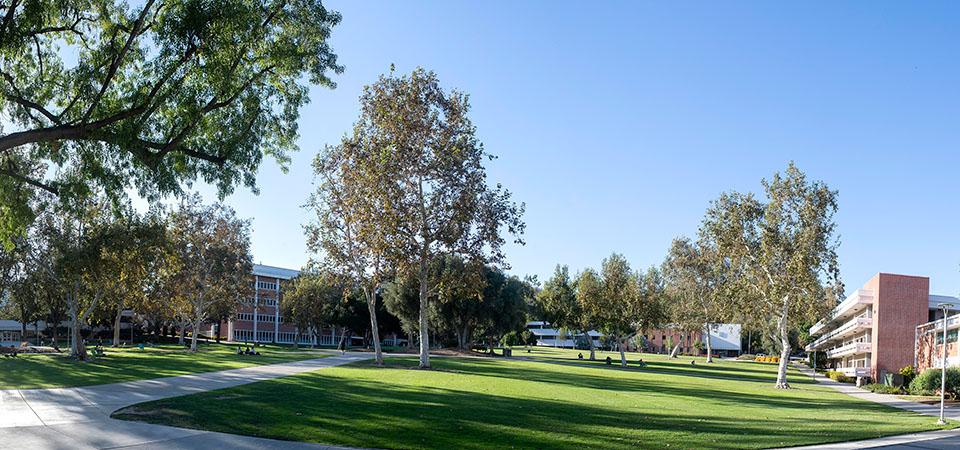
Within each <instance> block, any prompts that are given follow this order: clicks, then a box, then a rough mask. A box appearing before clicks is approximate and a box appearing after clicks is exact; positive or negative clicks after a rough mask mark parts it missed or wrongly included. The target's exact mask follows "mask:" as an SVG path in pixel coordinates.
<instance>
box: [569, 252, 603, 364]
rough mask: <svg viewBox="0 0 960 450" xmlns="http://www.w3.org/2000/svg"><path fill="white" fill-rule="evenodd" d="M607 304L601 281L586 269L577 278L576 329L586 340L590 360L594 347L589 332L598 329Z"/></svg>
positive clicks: (597, 275)
mask: <svg viewBox="0 0 960 450" xmlns="http://www.w3.org/2000/svg"><path fill="white" fill-rule="evenodd" d="M605 307H607V302H606V300H605V299H604V298H603V279H602V278H601V277H600V275H599V274H597V272H596V271H595V270H593V269H590V268H587V269H585V270H584V271H583V272H580V275H578V276H577V311H578V312H579V314H577V316H575V317H576V323H577V326H576V329H578V330H580V331H581V332H582V333H583V334H584V335H585V336H586V338H587V345H589V346H590V347H589V348H590V360H591V361H593V360H595V359H596V346H595V345H594V342H593V336H590V334H589V333H590V330H594V329H597V328H600V322H601V320H602V317H603V314H604V311H603V308H605Z"/></svg>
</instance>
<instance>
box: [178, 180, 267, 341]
mask: <svg viewBox="0 0 960 450" xmlns="http://www.w3.org/2000/svg"><path fill="white" fill-rule="evenodd" d="M169 233H170V235H169V239H170V243H171V244H170V245H172V246H173V249H174V251H175V252H176V253H177V260H178V261H179V262H178V264H181V265H182V267H183V270H181V271H180V272H179V273H178V274H177V276H175V277H174V280H176V282H178V283H180V286H181V287H182V289H183V292H182V294H183V297H184V298H185V299H186V300H187V303H186V307H187V310H186V314H185V315H183V317H181V320H184V319H187V318H188V319H189V323H190V326H191V329H192V331H193V333H192V336H191V340H190V350H192V351H196V350H197V335H198V334H199V332H200V325H201V324H202V323H203V322H205V321H206V320H207V319H208V318H210V314H211V313H212V312H214V311H217V310H223V309H228V310H230V311H234V310H235V309H236V306H237V305H239V303H240V299H242V298H247V297H249V296H250V295H251V294H252V289H253V288H252V286H251V283H250V271H251V270H252V268H253V263H252V259H253V258H252V257H251V255H250V223H249V221H247V220H242V219H239V218H237V217H236V213H234V211H233V209H232V208H230V207H227V206H224V205H222V204H219V203H215V204H213V205H203V204H202V203H201V202H200V197H199V196H198V195H192V196H189V197H187V198H185V199H184V200H183V201H182V202H181V203H180V206H179V208H178V209H177V210H175V211H173V212H172V213H171V214H170V230H169ZM181 328H182V327H181ZM182 336H183V334H182V332H181V337H182Z"/></svg>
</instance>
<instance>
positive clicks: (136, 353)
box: [0, 344, 328, 389]
mask: <svg viewBox="0 0 960 450" xmlns="http://www.w3.org/2000/svg"><path fill="white" fill-rule="evenodd" d="M236 349H237V347H236V345H229V344H204V345H201V346H200V350H199V351H198V352H196V353H192V352H190V351H188V350H185V349H184V348H183V347H182V346H179V345H159V346H153V347H146V348H145V349H143V350H140V349H138V348H136V347H127V348H106V355H105V356H103V357H100V358H94V359H91V360H89V361H86V362H82V361H77V360H75V359H72V358H70V357H68V356H67V355H65V354H20V355H18V356H17V357H16V358H0V389H33V388H51V387H70V386H88V385H93V384H105V383H116V382H120V381H132V380H143V379H149V378H160V377H170V376H177V375H186V374H191V373H199V372H212V371H217V370H227V369H236V368H239V367H247V366H255V365H260V364H275V363H279V362H285V361H295V360H301V359H310V358H322V357H324V356H327V355H328V354H327V353H322V352H320V351H316V350H314V351H311V350H307V349H301V350H294V349H293V348H288V347H281V346H271V345H268V346H260V347H257V350H258V351H259V352H260V354H261V356H239V355H236Z"/></svg>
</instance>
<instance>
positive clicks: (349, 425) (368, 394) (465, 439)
mask: <svg viewBox="0 0 960 450" xmlns="http://www.w3.org/2000/svg"><path fill="white" fill-rule="evenodd" d="M514 355H516V357H514V358H512V359H503V358H434V359H433V364H434V369H433V370H418V369H415V368H414V366H415V364H416V360H415V359H414V358H406V357H403V358H391V359H388V367H386V368H377V367H374V366H372V365H371V364H370V363H369V362H364V363H358V364H354V365H350V366H341V367H337V368H331V369H324V370H319V371H316V372H311V373H306V374H300V375H296V376H291V377H286V378H281V379H276V380H271V381H265V382H259V383H253V384H249V385H245V386H240V387H234V388H229V389H224V390H219V391H212V392H207V393H202V394H196V395H190V396H186V397H178V398H171V399H166V400H160V401H155V402H150V403H143V404H140V405H135V406H132V407H130V408H127V409H124V410H121V411H119V412H118V413H117V414H115V417H117V418H122V419H128V420H141V421H146V422H152V423H161V424H167V425H173V426H179V427H188V428H198V429H205V430H214V431H222V432H228V433H238V434H246V435H252V436H261V437H269V438H275V439H287V440H296V441H309V442H318V443H325V444H336V445H347V446H356V447H377V448H476V449H479V448H508V447H509V448H568V449H574V448H602V449H615V448H632V447H644V448H665V447H674V448H704V447H709V448H764V447H779V446H790V445H802V444H814V443H826V442H837V441H846V440H854V439H865V438H872V437H879V436H885V435H891V434H900V433H908V432H916V431H924V430H933V429H937V428H938V427H937V426H936V425H935V419H934V418H931V417H924V416H919V415H917V414H913V413H909V412H906V411H901V410H894V409H890V408H887V407H884V406H881V405H877V404H874V403H869V402H866V401H861V400H857V399H854V398H851V397H848V396H846V395H844V394H840V393H837V392H835V391H833V390H831V389H829V388H826V387H823V386H817V385H815V384H813V383H812V382H811V381H810V380H809V379H807V378H806V377H804V376H803V375H800V374H799V373H792V374H791V376H790V381H791V383H792V384H793V386H794V389H791V390H789V391H783V390H777V389H774V387H773V384H774V379H775V370H776V367H775V366H774V365H766V364H759V363H753V362H730V361H724V362H718V363H715V364H711V365H707V364H706V363H705V362H704V361H703V360H702V359H698V360H697V364H696V365H695V366H693V365H691V364H690V361H691V359H692V358H689V357H685V358H682V359H679V360H670V359H669V358H667V357H665V356H660V355H637V354H632V355H630V359H631V365H632V366H633V367H630V368H627V369H623V368H620V367H617V366H616V365H613V366H607V365H605V364H604V363H603V362H602V361H596V362H591V361H578V360H577V359H576V352H571V351H563V350H554V349H534V350H533V351H532V352H531V353H526V351H525V350H522V349H516V350H515V353H514ZM608 355H609V356H611V357H613V358H614V360H615V361H616V359H617V356H616V355H614V354H604V353H601V354H600V355H599V358H600V359H603V358H604V357H606V356H608ZM640 357H642V358H644V360H645V362H647V364H648V365H647V366H646V367H645V368H640V367H638V366H637V365H636V360H637V359H638V358H640ZM951 426H952V425H951Z"/></svg>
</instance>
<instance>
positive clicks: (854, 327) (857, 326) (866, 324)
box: [807, 317, 873, 351]
mask: <svg viewBox="0 0 960 450" xmlns="http://www.w3.org/2000/svg"><path fill="white" fill-rule="evenodd" d="M872 325H873V319H872V318H870V317H854V318H853V319H851V320H849V321H848V322H847V323H844V324H843V325H840V326H839V327H837V328H835V329H834V330H833V331H831V332H829V333H827V334H824V335H823V336H820V338H819V339H817V340H815V341H813V342H811V343H810V345H807V350H808V351H810V350H818V349H819V348H820V346H822V345H823V344H826V343H827V342H830V341H832V340H834V339H839V338H843V337H845V336H848V335H850V334H853V333H856V332H857V331H860V330H863V329H867V328H870V327H871V326H872Z"/></svg>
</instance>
